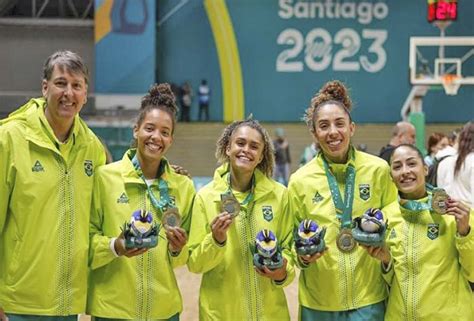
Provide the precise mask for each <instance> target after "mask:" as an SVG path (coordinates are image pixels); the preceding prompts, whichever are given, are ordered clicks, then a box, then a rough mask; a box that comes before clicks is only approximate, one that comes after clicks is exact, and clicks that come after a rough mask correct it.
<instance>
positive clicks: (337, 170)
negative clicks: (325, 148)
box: [315, 145, 358, 182]
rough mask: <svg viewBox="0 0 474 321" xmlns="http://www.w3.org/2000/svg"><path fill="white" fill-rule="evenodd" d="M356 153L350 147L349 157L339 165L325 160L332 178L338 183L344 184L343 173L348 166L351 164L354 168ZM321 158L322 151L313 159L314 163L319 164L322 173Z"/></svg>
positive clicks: (344, 177)
mask: <svg viewBox="0 0 474 321" xmlns="http://www.w3.org/2000/svg"><path fill="white" fill-rule="evenodd" d="M357 153H358V152H357V151H356V149H355V148H354V147H353V146H352V145H351V146H350V147H349V157H348V160H347V162H345V163H343V164H339V163H334V162H332V161H330V160H329V159H327V158H326V161H327V163H328V166H329V168H330V169H331V172H332V173H333V175H334V177H335V178H336V180H337V181H338V182H345V179H346V176H345V173H346V169H347V166H348V165H349V164H352V165H353V166H354V168H355V167H356V166H355V162H356V156H357ZM322 157H323V153H322V151H319V152H318V155H317V156H316V157H315V158H316V162H317V163H318V164H319V166H320V168H322V170H323V172H324V165H323V159H322Z"/></svg>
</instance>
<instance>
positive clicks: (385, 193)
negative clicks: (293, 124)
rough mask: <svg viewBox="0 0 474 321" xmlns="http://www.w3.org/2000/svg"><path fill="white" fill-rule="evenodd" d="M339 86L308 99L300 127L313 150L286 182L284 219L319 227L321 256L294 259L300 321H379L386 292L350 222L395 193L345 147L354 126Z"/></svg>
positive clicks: (367, 161)
mask: <svg viewBox="0 0 474 321" xmlns="http://www.w3.org/2000/svg"><path fill="white" fill-rule="evenodd" d="M351 106H352V103H351V100H350V98H349V95H348V92H347V89H346V87H345V86H344V84H342V83H341V82H339V81H330V82H328V83H326V84H325V85H324V86H323V87H322V88H321V89H320V90H319V92H318V93H317V94H316V95H315V96H314V97H313V99H312V100H311V105H310V107H309V108H308V109H307V110H306V122H307V124H308V127H309V130H310V132H311V134H312V135H313V137H314V140H315V142H316V143H318V144H319V146H320V150H319V153H318V154H317V155H316V157H315V158H314V159H313V160H311V161H310V162H309V163H307V164H306V165H305V166H303V167H301V168H300V169H298V170H297V171H296V172H295V173H294V174H293V175H292V176H291V178H290V183H289V187H288V193H289V198H290V213H292V214H294V215H295V220H296V224H298V223H299V222H301V221H302V220H303V219H312V220H314V221H316V222H317V224H319V225H320V226H325V227H326V228H327V231H326V236H325V241H326V244H327V247H328V248H327V249H326V250H325V251H324V252H322V253H316V254H314V255H298V256H296V262H297V264H298V265H299V267H300V268H301V274H300V278H299V303H300V320H303V321H308V320H318V321H319V320H323V321H324V320H350V321H354V320H372V321H378V320H380V321H381V320H383V318H384V312H385V308H384V300H385V299H386V298H387V290H386V286H385V284H384V281H383V278H382V271H381V267H380V263H379V262H377V260H375V259H374V258H372V257H371V256H370V255H369V254H368V253H367V251H366V250H365V249H364V248H362V247H360V246H358V245H357V243H356V242H355V240H354V238H353V235H352V230H351V228H352V219H353V218H355V217H356V216H361V215H362V214H364V212H366V211H367V210H368V209H370V208H378V209H381V210H382V211H383V213H384V214H385V216H387V215H388V214H389V212H390V206H392V205H391V204H396V200H397V192H396V188H395V185H394V184H393V182H392V180H391V178H390V171H389V167H388V164H387V163H386V162H385V161H384V160H383V159H381V158H378V157H375V156H372V155H369V154H366V153H364V152H361V151H358V150H356V149H355V148H354V147H353V146H352V144H351V137H352V136H353V134H354V131H355V124H354V122H353V121H352V118H351V114H350V112H351Z"/></svg>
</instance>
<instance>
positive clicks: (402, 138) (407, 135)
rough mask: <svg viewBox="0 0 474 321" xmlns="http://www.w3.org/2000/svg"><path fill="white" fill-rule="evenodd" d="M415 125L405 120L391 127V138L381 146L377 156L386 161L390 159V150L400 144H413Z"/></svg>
mask: <svg viewBox="0 0 474 321" xmlns="http://www.w3.org/2000/svg"><path fill="white" fill-rule="evenodd" d="M415 134H416V132H415V126H413V125H412V124H411V123H409V122H406V121H401V122H398V123H397V124H396V125H395V127H393V131H392V138H391V139H390V142H389V143H388V145H386V146H384V147H382V149H381V150H380V153H379V157H381V158H383V159H385V161H387V163H388V162H389V161H390V156H391V155H392V151H393V150H394V149H395V147H397V146H398V145H401V144H410V145H413V144H415Z"/></svg>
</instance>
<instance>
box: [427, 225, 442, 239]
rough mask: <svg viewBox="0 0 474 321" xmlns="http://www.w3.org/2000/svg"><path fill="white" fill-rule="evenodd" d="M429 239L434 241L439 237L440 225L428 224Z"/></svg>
mask: <svg viewBox="0 0 474 321" xmlns="http://www.w3.org/2000/svg"><path fill="white" fill-rule="evenodd" d="M427 229H428V238H429V239H430V240H434V239H435V238H437V237H438V236H439V224H437V223H432V224H428V228H427Z"/></svg>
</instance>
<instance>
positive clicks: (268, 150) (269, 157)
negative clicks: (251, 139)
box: [216, 118, 275, 177]
mask: <svg viewBox="0 0 474 321" xmlns="http://www.w3.org/2000/svg"><path fill="white" fill-rule="evenodd" d="M245 126H247V127H250V128H253V129H255V130H256V131H258V132H259V133H260V135H261V136H262V139H263V159H262V161H261V162H260V164H258V165H257V168H258V169H259V170H261V171H262V172H263V173H264V174H265V175H266V176H267V177H271V176H272V175H273V168H274V166H275V156H274V154H275V153H274V149H273V143H272V140H271V138H270V135H269V134H268V132H267V130H266V129H265V128H263V126H262V125H260V123H259V122H258V121H257V120H254V119H252V118H248V119H246V120H238V121H234V122H233V123H231V124H230V125H228V126H227V127H226V128H224V130H223V132H222V134H221V136H220V137H219V139H218V140H217V143H216V158H217V160H218V162H219V163H221V164H224V163H226V162H228V161H229V156H227V154H226V150H227V148H228V147H229V146H230V143H231V138H232V134H233V133H234V132H235V131H236V130H237V128H240V127H245Z"/></svg>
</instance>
